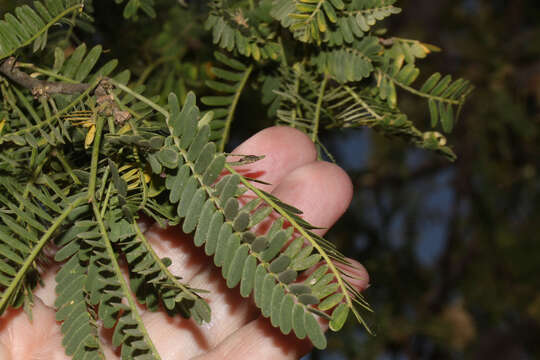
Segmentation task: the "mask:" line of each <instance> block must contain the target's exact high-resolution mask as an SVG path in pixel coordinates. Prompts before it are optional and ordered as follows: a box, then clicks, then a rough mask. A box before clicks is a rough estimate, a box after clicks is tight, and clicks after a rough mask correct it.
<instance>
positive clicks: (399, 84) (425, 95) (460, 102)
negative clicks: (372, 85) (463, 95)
mask: <svg viewBox="0 0 540 360" xmlns="http://www.w3.org/2000/svg"><path fill="white" fill-rule="evenodd" d="M379 73H380V74H382V75H383V76H385V77H387V78H388V79H389V80H390V81H392V82H393V83H394V84H396V85H397V86H399V87H400V88H402V89H404V90H407V91H408V92H410V93H411V94H414V95H417V96H420V97H423V98H426V99H432V100H435V101H440V102H444V103H447V104H452V105H461V104H462V103H463V101H459V100H452V99H447V98H444V97H442V96H435V95H431V94H426V93H423V92H421V91H420V90H416V89H415V88H413V87H410V86H408V85H405V84H402V83H401V82H399V81H397V79H395V78H394V77H392V76H390V75H389V74H387V73H384V72H382V71H381V70H379Z"/></svg>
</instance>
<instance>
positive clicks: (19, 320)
mask: <svg viewBox="0 0 540 360" xmlns="http://www.w3.org/2000/svg"><path fill="white" fill-rule="evenodd" d="M2 352H3V354H2ZM0 355H3V357H2V356H0V359H2V360H16V359H21V360H22V359H34V360H67V359H69V357H68V356H67V355H65V353H64V348H63V347H62V334H61V332H60V325H59V324H58V323H57V322H56V320H55V313H54V310H53V309H51V308H49V307H47V306H45V305H44V304H43V303H42V302H41V300H40V299H39V298H37V297H36V298H35V303H34V306H33V308H32V319H29V317H28V316H27V315H26V313H24V311H22V309H9V310H8V311H7V312H6V313H5V314H4V315H3V316H2V317H1V318H0Z"/></svg>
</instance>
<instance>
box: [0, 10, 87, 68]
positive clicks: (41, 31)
mask: <svg viewBox="0 0 540 360" xmlns="http://www.w3.org/2000/svg"><path fill="white" fill-rule="evenodd" d="M83 7H84V5H83V4H77V5H73V6H71V7H69V8H67V9H66V10H64V11H62V12H61V13H60V14H58V15H57V16H56V17H55V18H53V19H52V20H51V21H49V22H48V23H47V24H46V25H45V26H44V27H43V28H41V29H40V30H39V31H38V32H36V33H35V34H34V36H32V37H31V38H30V39H28V40H26V41H25V42H23V43H22V44H21V45H20V46H17V47H15V49H13V50H11V51H10V52H8V53H6V54H4V55H2V56H0V60H1V59H4V58H7V57H8V56H11V55H13V54H14V53H15V52H16V51H17V50H18V49H20V48H23V47H26V46H28V45H30V44H31V43H32V42H33V41H34V40H35V39H37V38H38V37H40V36H41V35H42V34H44V33H45V32H47V30H49V28H50V27H51V26H53V25H54V24H56V23H57V22H58V20H60V19H61V18H63V17H64V16H66V15H67V14H69V13H70V12H72V11H76V10H80V9H83Z"/></svg>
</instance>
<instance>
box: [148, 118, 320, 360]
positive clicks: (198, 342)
mask: <svg viewBox="0 0 540 360" xmlns="http://www.w3.org/2000/svg"><path fill="white" fill-rule="evenodd" d="M233 153H234V154H242V155H265V158H264V159H262V160H260V161H257V162H255V163H252V164H249V165H244V166H238V167H236V168H235V169H236V170H237V171H239V172H241V173H242V174H243V175H245V176H248V177H254V178H258V179H260V180H263V181H266V182H268V183H271V184H270V185H263V186H262V187H264V189H265V190H267V191H271V190H272V189H274V188H275V186H276V185H277V184H279V183H280V182H281V180H282V179H283V178H284V177H286V175H287V174H288V173H290V172H291V171H293V170H294V169H296V168H298V167H302V166H304V165H306V164H309V163H311V162H313V161H315V160H316V156H317V154H316V150H315V147H314V145H313V143H312V142H311V140H310V139H309V138H308V137H307V136H306V135H305V134H303V133H302V132H300V131H298V130H295V129H291V128H288V127H273V128H268V129H265V130H263V131H261V132H259V133H257V134H256V135H254V136H253V137H251V138H250V139H248V140H247V141H245V142H244V143H243V144H241V145H240V146H239V147H238V148H237V149H235V150H234V151H233ZM229 160H230V159H229ZM233 160H234V158H233ZM147 237H148V239H149V240H150V241H151V243H152V245H153V247H154V250H155V251H156V253H157V254H158V255H159V256H167V257H169V258H171V259H172V260H173V264H172V265H171V267H170V270H171V272H172V273H174V274H178V275H180V276H182V278H183V280H184V281H186V282H188V283H190V285H192V286H194V287H200V288H203V289H206V290H209V291H210V294H209V295H208V296H205V298H206V299H207V300H208V302H209V305H210V306H211V309H212V321H211V322H210V323H209V324H205V325H204V326H203V327H202V328H196V327H194V326H193V323H191V322H186V321H183V320H171V319H169V318H167V316H166V315H165V314H162V313H146V314H144V319H145V321H147V322H148V328H149V332H150V333H151V335H152V337H153V338H154V339H156V346H157V347H158V349H160V350H161V349H164V351H166V352H167V354H168V356H170V357H171V358H176V357H177V356H179V355H182V354H183V355H184V356H185V355H186V354H187V353H190V351H191V352H192V353H193V354H195V353H196V352H197V351H202V350H205V349H211V348H212V347H214V346H216V345H217V344H218V343H219V342H221V341H222V340H223V339H224V338H225V337H226V336H228V335H229V334H230V333H231V332H233V331H235V330H236V329H238V328H239V327H240V326H243V325H244V324H246V323H247V322H248V321H251V320H252V319H254V318H255V317H256V312H255V311H254V309H253V308H252V307H251V306H247V303H246V302H244V301H240V303H239V296H238V291H237V290H230V289H228V288H227V287H226V286H225V283H224V282H223V278H222V276H221V272H220V269H218V268H216V267H214V266H213V265H212V264H210V262H211V260H209V258H208V257H207V256H206V255H205V254H204V251H203V250H202V249H200V248H196V247H195V246H194V245H193V243H192V241H191V239H190V238H189V237H188V236H186V235H184V234H182V233H181V231H180V230H179V229H178V228H169V229H160V228H158V227H156V226H155V227H153V228H151V229H150V230H149V232H148V233H147ZM195 275H197V276H196V277H195ZM239 304H240V306H239ZM167 333H174V334H175V337H174V338H171V337H170V336H162V335H164V334H167ZM178 338H181V339H182V341H180V342H179V341H178V340H177V339H178Z"/></svg>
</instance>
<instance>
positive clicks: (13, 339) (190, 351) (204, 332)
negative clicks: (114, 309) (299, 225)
mask: <svg viewBox="0 0 540 360" xmlns="http://www.w3.org/2000/svg"><path fill="white" fill-rule="evenodd" d="M235 153H238V154H250V155H265V156H266V157H265V158H264V159H263V160H261V161H258V162H256V163H254V164H250V165H246V166H244V167H242V168H241V170H242V171H243V172H248V173H249V176H251V177H258V178H260V179H261V180H264V181H265V182H268V183H270V184H272V185H265V186H262V187H263V188H264V190H265V191H268V192H272V193H273V194H274V195H276V196H277V197H279V198H280V199H282V200H284V201H285V202H287V203H290V204H292V205H294V206H296V207H297V208H299V209H302V210H303V211H304V218H306V219H307V220H308V221H309V222H311V223H313V224H315V225H318V226H320V227H323V228H329V227H330V226H332V225H333V224H334V222H335V221H336V220H337V219H338V218H339V217H340V216H341V215H342V214H343V212H344V211H345V210H346V208H347V207H348V205H349V202H350V200H351V196H352V185H351V183H350V180H349V178H348V177H347V175H346V174H345V172H344V171H343V170H341V169H340V168H338V167H337V166H335V165H333V164H329V163H326V162H320V161H316V151H315V148H314V146H313V143H312V142H311V140H310V139H308V138H307V137H306V136H305V135H304V134H302V133H300V132H298V131H296V130H293V129H290V128H284V127H275V128H269V129H266V130H263V131H261V132H259V133H258V134H256V135H254V136H253V137H251V138H250V139H249V140H247V141H246V142H245V143H243V144H242V145H240V146H239V147H238V148H237V149H236V150H235ZM318 232H319V234H323V233H324V232H325V230H319V231H318ZM147 234H148V239H149V240H150V241H151V242H152V245H153V246H154V248H155V251H156V252H157V253H158V255H159V256H161V257H164V256H167V257H169V258H171V259H172V261H173V265H171V267H170V270H171V271H172V272H173V273H175V274H178V275H180V276H182V278H183V280H184V281H185V282H187V283H189V284H190V285H191V286H192V287H194V288H202V289H206V290H208V291H209V293H208V294H205V298H206V299H207V300H208V303H209V305H210V307H211V309H212V321H211V322H210V323H209V324H204V325H203V326H200V327H199V326H197V325H196V324H194V322H193V321H190V320H188V319H182V318H179V317H175V318H171V317H169V316H167V315H166V314H165V313H163V312H149V311H146V310H145V309H144V308H143V307H141V308H140V310H141V316H142V318H143V321H144V323H145V324H146V327H147V329H148V332H149V334H150V337H151V338H152V340H153V341H154V343H155V345H156V348H157V349H158V351H159V353H160V354H161V356H162V358H163V359H167V360H169V359H171V360H172V359H178V360H182V359H194V358H196V359H200V360H211V359H233V358H234V359H239V360H242V359H254V358H257V359H258V360H263V359H280V360H281V359H282V360H285V359H296V358H298V357H300V356H302V355H303V354H305V353H307V352H308V351H309V349H310V344H309V341H300V340H298V339H296V338H295V337H294V335H288V336H285V335H283V334H281V333H280V332H279V329H275V328H272V326H271V325H270V322H269V321H268V320H267V319H264V318H262V316H260V314H259V310H258V309H256V308H255V306H254V305H253V304H252V303H251V302H250V301H246V300H245V299H243V298H241V297H240V295H239V293H238V291H237V289H232V290H231V289H228V288H227V286H226V285H225V282H224V281H223V279H222V277H221V273H220V271H219V270H218V269H217V268H215V267H214V266H213V264H211V259H210V258H208V257H206V256H205V255H204V252H203V251H202V250H201V249H198V248H196V247H194V246H193V243H192V241H191V239H189V236H188V235H184V234H182V233H181V231H180V230H179V229H176V228H170V229H165V230H163V229H159V228H157V227H151V228H150V229H149V231H148V233H147ZM346 270H347V271H350V272H354V273H353V275H354V276H355V278H351V279H350V281H351V283H352V284H353V285H354V286H356V287H358V289H360V290H361V289H363V288H365V287H366V286H367V283H368V275H367V273H366V272H365V270H364V269H363V268H362V267H361V265H359V264H358V269H355V270H352V269H346ZM54 273H55V269H49V271H48V272H47V273H46V274H44V283H45V286H44V287H42V288H40V289H39V290H38V291H37V292H36V295H37V296H36V304H35V306H34V310H33V321H32V322H30V321H29V320H28V318H27V316H26V315H25V314H24V313H23V312H22V311H21V310H10V311H8V312H7V314H6V315H4V316H3V317H2V318H0V360H11V359H13V360H27V359H28V360H30V359H32V360H38V359H47V360H60V359H69V357H67V356H66V355H65V353H64V349H63V347H62V345H61V342H62V335H61V332H60V324H58V323H57V322H56V321H55V318H54V310H53V308H52V304H53V302H54V297H55V293H54V286H55V284H54ZM322 326H325V324H322ZM110 333H111V331H109V330H102V332H101V335H102V341H103V343H104V344H106V345H108V346H106V348H105V349H104V350H105V356H106V359H116V358H119V351H117V349H113V348H112V347H111V346H110V336H111V334H110Z"/></svg>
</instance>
